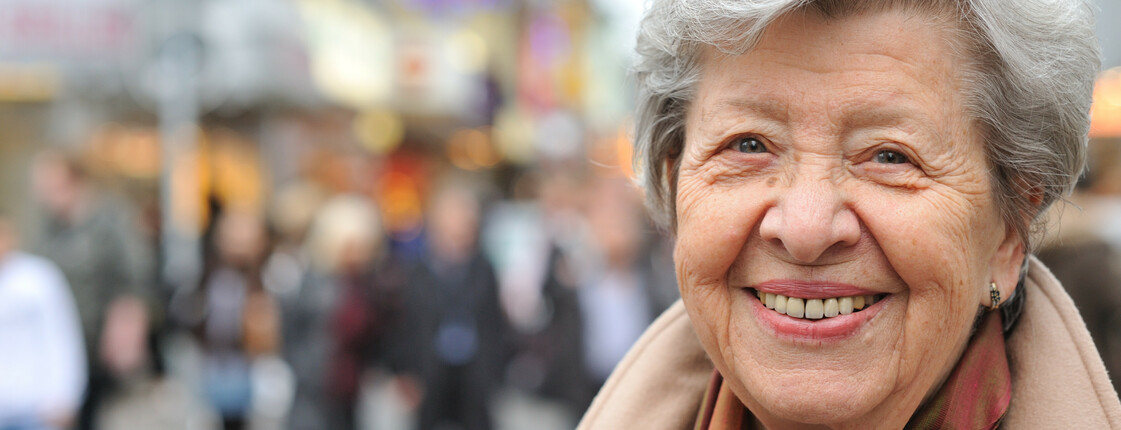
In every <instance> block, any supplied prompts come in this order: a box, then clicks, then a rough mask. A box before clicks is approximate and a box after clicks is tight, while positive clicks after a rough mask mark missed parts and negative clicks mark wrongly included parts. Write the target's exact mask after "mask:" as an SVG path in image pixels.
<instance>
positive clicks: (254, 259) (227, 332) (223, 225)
mask: <svg viewBox="0 0 1121 430" xmlns="http://www.w3.org/2000/svg"><path fill="white" fill-rule="evenodd" d="M265 242H266V237H265V230H264V223H263V221H262V220H261V219H260V217H259V216H258V215H257V214H256V213H254V212H252V211H249V210H238V209H234V210H230V211H228V212H224V213H221V214H220V215H219V216H218V218H217V220H216V221H215V227H214V234H213V235H212V246H213V251H212V255H211V256H210V257H209V258H208V262H207V269H206V270H205V271H204V274H203V278H202V282H201V283H200V287H199V288H198V289H197V290H195V291H194V292H193V298H192V300H191V302H192V303H194V304H195V307H194V308H193V311H194V312H193V313H192V314H191V315H187V316H185V317H184V318H183V319H184V320H185V322H186V323H187V325H188V326H190V327H192V328H193V329H194V331H195V333H196V334H197V335H198V338H199V340H200V344H201V346H202V351H203V369H202V370H203V391H204V393H205V395H206V398H207V399H208V400H209V401H210V403H211V404H212V405H213V406H214V408H216V409H217V410H218V412H219V413H220V414H221V416H222V421H223V425H224V427H225V428H226V429H227V430H231V429H241V428H245V427H246V424H247V423H248V419H249V416H250V412H251V409H250V408H251V406H252V405H253V400H254V397H253V395H254V392H253V375H252V372H251V369H252V364H253V359H255V358H257V357H260V356H264V355H268V354H271V353H273V352H275V351H276V350H277V349H278V347H279V345H278V343H279V310H278V309H277V306H276V304H275V302H274V299H273V298H272V296H271V295H269V294H268V292H267V291H266V290H265V289H264V285H263V282H262V276H261V267H262V264H263V260H264V253H265V249H266V243H265Z"/></svg>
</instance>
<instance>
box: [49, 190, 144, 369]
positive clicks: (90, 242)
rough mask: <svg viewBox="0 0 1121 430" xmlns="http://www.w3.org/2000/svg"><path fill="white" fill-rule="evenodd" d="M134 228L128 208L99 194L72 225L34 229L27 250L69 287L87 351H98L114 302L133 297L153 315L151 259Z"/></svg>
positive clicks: (58, 223)
mask: <svg viewBox="0 0 1121 430" xmlns="http://www.w3.org/2000/svg"><path fill="white" fill-rule="evenodd" d="M138 222H139V220H138V218H137V214H136V213H135V211H134V210H133V208H132V206H130V205H129V204H127V202H126V201H124V200H123V199H121V198H118V197H116V196H114V195H112V194H107V193H105V194H97V195H95V196H93V197H91V199H90V206H89V207H88V209H87V211H86V212H85V213H84V214H83V216H81V217H80V218H79V219H78V220H76V221H75V222H73V223H70V222H67V221H64V220H59V219H55V218H53V217H49V216H48V217H45V218H44V219H43V220H42V222H41V223H40V225H39V226H38V231H37V234H36V236H35V237H36V239H37V241H36V243H35V246H33V249H34V250H35V253H37V254H39V255H42V256H44V257H46V258H48V259H50V260H51V261H53V262H54V263H55V264H57V265H58V266H59V267H60V268H61V269H62V272H63V273H64V274H65V275H66V279H67V280H68V281H69V282H70V288H71V290H72V291H73V292H74V299H75V300H74V301H75V303H77V305H78V314H79V315H80V317H81V320H82V328H83V330H84V332H85V338H86V339H85V340H86V347H87V349H91V350H92V349H93V348H96V346H97V345H99V339H98V337H99V336H98V334H99V331H100V330H101V325H102V324H103V323H104V320H105V312H106V310H107V309H108V307H109V304H110V303H111V302H112V301H113V300H114V299H116V298H119V297H121V296H124V295H133V296H136V297H139V298H141V299H142V300H145V301H146V302H147V303H148V304H149V307H150V309H149V311H150V312H151V311H153V310H155V309H154V307H153V306H152V303H153V300H154V296H155V294H153V285H154V275H155V271H154V266H153V253H152V249H150V246H149V245H148V244H147V243H146V242H145V241H144V239H143V237H142V235H141V233H140V230H139V224H138ZM155 316H156V317H158V313H156V314H155Z"/></svg>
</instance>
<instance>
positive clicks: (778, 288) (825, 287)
mask: <svg viewBox="0 0 1121 430" xmlns="http://www.w3.org/2000/svg"><path fill="white" fill-rule="evenodd" d="M749 288H754V289H755V290H757V291H762V292H764V293H772V294H781V295H784V296H787V297H797V298H802V299H828V298H834V297H849V296H867V295H874V294H879V293H880V292H878V291H872V290H869V289H865V288H860V287H857V286H855V285H850V284H845V283H841V282H830V281H802V280H796V279H772V280H769V281H765V282H761V283H758V284H755V285H751V286H749Z"/></svg>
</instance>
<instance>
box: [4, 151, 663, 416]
mask: <svg viewBox="0 0 1121 430" xmlns="http://www.w3.org/2000/svg"><path fill="white" fill-rule="evenodd" d="M585 164H586V163H583V162H578V161H560V162H557V163H554V164H550V165H545V166H542V167H541V168H539V169H532V170H525V171H523V172H520V173H519V174H518V175H517V177H516V178H514V179H513V182H514V185H513V186H512V189H510V190H507V191H505V192H504V191H502V190H498V189H496V188H495V186H494V181H491V180H487V178H485V177H484V176H480V175H479V174H478V173H477V172H475V173H471V172H466V171H462V170H459V169H456V168H454V167H450V166H445V167H440V168H437V169H435V170H434V171H433V172H432V175H433V179H432V181H431V182H430V185H429V186H428V189H427V190H425V192H424V202H423V205H422V206H423V208H424V210H423V214H424V216H423V225H422V226H421V228H420V229H419V230H417V232H416V235H415V236H414V237H407V238H401V237H393V236H392V235H391V234H389V232H388V231H387V229H386V228H384V227H383V219H382V218H383V213H384V212H383V210H381V208H379V207H378V205H377V203H376V201H375V199H372V198H370V197H369V196H368V195H366V194H363V193H356V192H347V191H337V190H335V191H331V190H329V189H328V188H326V187H323V186H321V185H320V184H317V183H315V182H314V181H310V180H297V181H293V182H292V183H290V184H287V185H285V186H283V187H280V188H278V189H277V190H276V192H275V193H274V195H272V196H271V197H270V198H269V204H268V205H267V209H266V210H263V211H252V210H246V209H245V208H243V207H240V206H237V205H227V204H224V203H223V202H221V201H219V200H218V199H211V201H210V204H209V206H208V207H207V211H208V212H209V216H208V218H209V219H211V220H212V221H211V222H210V223H209V226H208V227H207V228H206V230H205V231H204V232H203V234H202V238H203V247H202V253H203V256H204V258H203V261H204V264H203V267H202V273H201V276H200V277H199V278H198V281H197V282H195V283H192V284H191V285H187V286H177V287H176V286H168V285H167V283H166V282H164V281H162V280H161V277H160V272H159V270H158V267H159V265H158V264H157V262H158V261H159V259H160V248H159V247H158V246H157V245H158V243H159V237H160V236H159V228H160V226H159V225H158V223H157V222H154V218H153V217H151V216H147V217H146V216H145V215H144V210H143V208H142V207H141V205H140V203H139V202H135V201H132V200H130V199H129V198H128V196H127V195H125V194H124V193H120V192H117V191H116V190H114V189H113V188H111V187H107V186H104V185H103V184H102V183H101V182H100V181H99V180H98V178H96V177H94V175H91V173H90V172H89V170H88V169H87V168H86V166H85V165H84V161H83V158H82V157H81V156H80V155H78V154H71V153H67V152H64V151H57V150H47V151H43V152H42V153H40V154H38V155H36V156H35V157H34V158H33V161H32V165H31V166H30V169H29V174H30V176H31V178H30V179H31V181H30V182H31V184H32V185H33V187H32V188H33V192H34V196H35V202H34V203H35V204H34V208H35V211H36V214H37V215H36V216H35V217H34V218H35V223H34V228H33V229H29V230H27V231H17V229H15V228H13V227H12V226H13V224H12V222H11V217H10V216H3V218H0V255H2V256H3V257H0V258H2V260H0V261H2V263H0V297H3V299H0V321H2V323H0V349H2V350H5V351H19V352H20V353H19V354H3V355H0V376H2V377H0V429H4V430H14V429H47V428H69V427H73V428H80V429H151V428H190V429H195V428H201V429H242V428H249V429H270V428H278V429H279V428H292V429H358V428H402V429H407V428H418V429H491V428H542V429H548V428H557V429H561V428H572V427H574V426H575V423H576V420H577V419H578V418H579V416H580V414H581V413H582V412H583V410H584V409H585V408H586V407H587V405H588V404H589V403H590V402H591V399H592V397H593V396H594V395H595V393H596V391H597V390H598V389H599V387H600V386H601V385H602V384H603V382H604V381H605V379H606V378H607V376H608V374H609V373H610V372H611V370H612V368H613V367H614V366H615V364H616V363H617V362H618V361H619V360H620V359H621V358H622V356H623V354H625V353H626V351H627V350H628V348H629V347H630V345H631V344H632V343H633V342H634V341H635V340H636V339H637V338H638V336H639V335H640V334H641V333H642V331H643V330H644V329H645V327H646V326H647V325H648V324H649V323H650V322H651V321H652V320H653V318H655V317H656V316H657V315H658V314H659V313H660V312H661V311H662V310H663V309H664V308H666V307H667V306H669V305H670V304H671V303H672V302H673V301H674V300H676V298H677V290H676V284H675V282H674V275H673V269H672V258H671V254H670V253H671V250H670V247H669V245H668V243H667V242H666V241H665V239H664V238H663V236H662V235H659V234H656V232H655V231H653V230H652V228H651V227H649V225H648V224H647V221H646V218H645V217H644V215H643V211H642V203H641V194H640V192H639V191H638V190H637V189H636V188H635V186H634V185H633V183H632V182H631V181H630V180H628V179H627V178H626V177H624V176H622V175H597V174H592V173H591V171H592V170H591V169H592V168H591V167H589V166H586V165H585ZM581 171H583V172H584V174H581V173H580V172H581ZM17 249H21V250H26V251H17ZM32 285H36V286H44V287H45V288H42V289H36V288H37V287H36V288H32ZM9 297H13V298H12V299H10V300H9ZM32 310H34V311H32ZM83 351H84V352H83ZM13 375H18V376H19V377H18V378H17V377H12V376H13ZM47 379H49V381H48V380H47ZM29 393H37V394H36V395H30V394H29Z"/></svg>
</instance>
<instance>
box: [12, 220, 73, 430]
mask: <svg viewBox="0 0 1121 430" xmlns="http://www.w3.org/2000/svg"><path fill="white" fill-rule="evenodd" d="M17 241H18V239H17V234H16V231H15V228H14V226H13V225H12V220H11V219H9V218H8V215H7V214H6V213H4V212H2V211H0V351H2V352H0V430H46V429H65V428H69V427H70V426H71V424H72V423H73V422H74V419H75V417H76V416H77V413H78V407H79V405H80V402H81V399H82V392H83V390H84V389H85V386H86V361H85V353H84V346H83V344H82V331H81V326H80V324H79V322H78V310H77V308H76V307H75V305H74V298H73V296H72V295H71V293H70V287H69V285H67V283H66V278H65V276H64V275H63V274H62V272H61V271H60V270H59V269H58V267H57V266H55V265H54V264H52V263H51V262H49V261H48V260H46V259H43V258H41V257H37V256H33V255H30V254H26V253H23V252H20V251H18V250H17V248H18V245H17Z"/></svg>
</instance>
